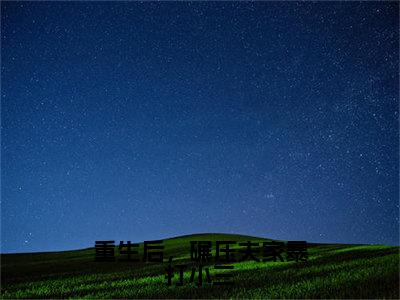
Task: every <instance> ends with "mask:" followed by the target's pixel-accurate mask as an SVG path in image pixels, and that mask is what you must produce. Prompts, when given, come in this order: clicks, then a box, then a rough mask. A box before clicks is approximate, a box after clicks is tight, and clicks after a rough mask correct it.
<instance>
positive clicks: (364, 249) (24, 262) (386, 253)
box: [1, 234, 399, 299]
mask: <svg viewBox="0 0 400 300" xmlns="http://www.w3.org/2000/svg"><path fill="white" fill-rule="evenodd" d="M191 240H211V241H213V248H215V241H216V240H235V241H238V242H245V241H248V240H252V241H257V242H262V241H264V240H265V239H262V238H257V237H248V236H240V235H227V234H202V235H191V236H182V237H178V238H172V239H166V240H164V243H163V245H164V246H165V250H164V257H165V258H167V257H169V256H170V255H172V256H174V262H173V264H176V263H178V262H179V263H188V262H189V261H190V259H189V255H190V250H189V249H190V243H189V242H190V241H191ZM142 249H143V247H142V245H141V247H140V250H142ZM214 253H215V252H214ZM214 253H213V254H214ZM308 253H309V260H308V261H307V262H298V263H296V262H286V261H285V262H267V263H265V262H264V263H263V262H254V261H245V262H236V263H233V265H234V266H235V268H234V269H233V270H232V271H230V272H232V274H233V280H234V282H235V285H234V286H233V287H227V286H222V287H221V286H219V287H218V286H213V285H211V284H207V283H205V284H204V285H203V287H201V288H198V287H197V286H196V285H195V284H190V283H189V278H190V269H189V268H187V269H186V272H185V274H184V279H185V281H184V285H183V286H181V287H176V286H175V284H174V283H175V282H176V280H177V277H178V274H176V275H175V277H174V280H173V285H172V286H170V287H169V286H167V284H166V279H165V275H166V271H165V268H166V267H167V263H164V265H162V264H157V263H147V264H146V263H129V262H118V261H116V262H111V263H108V262H104V263H103V262H95V261H94V256H95V252H94V249H93V248H90V249H83V250H76V251H65V252H52V253H31V254H29V253H26V254H2V255H1V297H2V298H4V299H5V298H258V299H259V298H380V299H381V298H393V299H398V298H399V247H391V246H382V245H340V244H335V245H328V244H312V245H309V248H308ZM116 256H117V258H118V254H117V251H116ZM212 266H213V264H211V266H210V273H211V277H212V278H215V277H214V276H215V274H216V272H218V273H221V272H222V271H221V270H218V271H217V270H213V268H212ZM204 274H205V273H204ZM195 279H197V277H195Z"/></svg>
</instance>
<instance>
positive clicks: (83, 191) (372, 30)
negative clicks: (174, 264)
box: [1, 2, 399, 252]
mask: <svg viewBox="0 0 400 300" xmlns="http://www.w3.org/2000/svg"><path fill="white" fill-rule="evenodd" d="M1 9H2V11H1V21H2V24H1V30H2V31H1V42H2V44H1V50H2V61H1V76H2V78H1V79H2V87H1V95H2V96H1V97H2V107H1V117H2V120H1V124H2V146H1V150H2V153H1V154H2V155H1V159H2V161H1V162H2V167H1V176H2V177H1V179H2V185H1V193H2V198H1V214H2V215H1V230H2V232H1V233H2V235H1V242H2V243H1V246H2V252H27V251H48V250H63V249H76V248H82V247H89V246H93V244H94V241H95V240H99V239H114V240H116V241H119V240H124V241H126V240H132V241H143V240H149V239H158V238H161V239H163V238H166V237H170V236H175V235H181V234H190V233H196V232H232V233H241V234H250V235H256V236H265V237H271V238H276V239H286V240H307V241H310V242H341V243H385V244H398V242H399V240H398V233H399V232H398V225H399V183H398V180H399V176H398V172H399V157H398V151H399V141H398V133H399V129H398V117H399V114H398V101H399V96H398V81H399V76H398V66H399V56H398V55H399V44H398V41H399V31H398V26H399V17H398V9H399V5H398V3H395V2H391V3H390V2H386V3H374V2H364V3H357V2H351V3H344V2H328V3H311V2H308V3H296V2H257V3H249V2H247V3H237V2H219V3H216V2H213V3H211V2H208V3H206V2H198V3H191V2H180V3H177V2H163V3H139V2H129V3H124V2H103V3H91V2H73V3H57V2H37V3H32V2H2V3H1Z"/></svg>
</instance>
